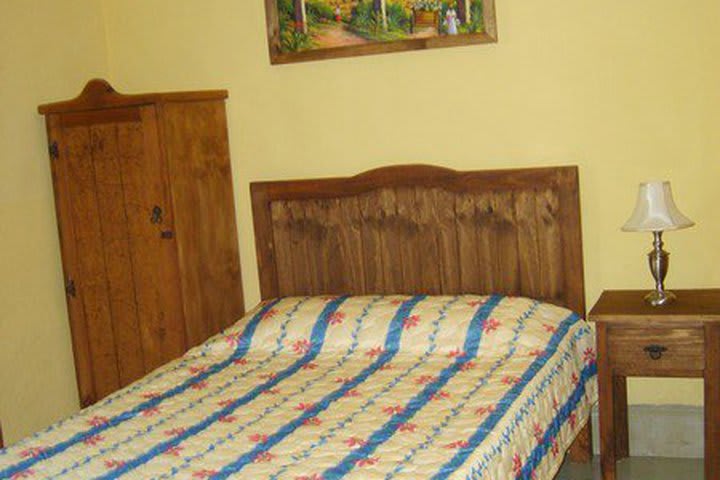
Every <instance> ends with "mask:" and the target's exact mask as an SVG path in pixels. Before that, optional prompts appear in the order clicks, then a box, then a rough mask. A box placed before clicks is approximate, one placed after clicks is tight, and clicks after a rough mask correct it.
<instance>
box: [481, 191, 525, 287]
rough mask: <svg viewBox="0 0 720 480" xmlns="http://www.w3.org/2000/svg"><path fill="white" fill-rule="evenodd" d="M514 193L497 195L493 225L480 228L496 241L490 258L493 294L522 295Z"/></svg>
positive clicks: (494, 201)
mask: <svg viewBox="0 0 720 480" xmlns="http://www.w3.org/2000/svg"><path fill="white" fill-rule="evenodd" d="M514 193H515V192H514V191H513V190H509V191H499V192H493V195H492V197H491V200H490V205H491V207H492V212H491V213H490V214H489V215H488V217H489V222H482V221H481V222H478V225H477V227H478V228H480V229H487V230H489V232H490V235H491V238H492V243H491V248H492V250H491V252H492V253H490V256H489V258H490V260H491V262H492V271H493V275H492V280H493V285H492V288H491V290H490V291H493V292H498V293H503V294H506V295H519V294H520V292H521V290H520V258H519V257H520V253H519V252H518V234H519V232H518V228H517V222H516V220H515V201H514Z"/></svg>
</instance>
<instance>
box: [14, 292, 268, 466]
mask: <svg viewBox="0 0 720 480" xmlns="http://www.w3.org/2000/svg"><path fill="white" fill-rule="evenodd" d="M281 300H282V299H276V300H273V301H272V302H269V303H267V304H266V305H264V306H263V307H262V308H261V309H260V310H259V311H258V312H257V313H256V314H255V315H254V316H253V317H252V319H250V321H249V322H248V324H247V325H246V326H245V329H244V330H243V332H242V335H241V337H240V341H239V342H238V346H237V349H236V350H235V352H233V354H232V355H230V357H228V358H227V359H225V360H223V361H222V362H218V363H216V364H213V365H211V366H210V367H209V368H208V369H207V370H205V371H204V372H200V373H198V374H197V375H195V376H193V377H190V378H188V379H187V380H185V381H184V382H183V383H181V384H180V385H177V386H175V387H173V388H171V389H170V390H167V391H166V392H165V393H162V394H160V395H158V396H156V397H153V398H151V399H149V400H146V401H144V402H142V403H140V404H139V405H137V406H136V407H134V408H132V409H130V410H127V411H125V412H123V413H121V414H120V415H117V416H115V417H112V418H111V419H109V420H108V421H107V422H106V423H103V424H101V425H97V426H94V427H92V428H89V429H87V430H85V431H83V432H79V433H77V434H75V435H73V436H72V437H70V438H69V439H67V440H65V441H63V442H60V443H58V444H56V445H53V446H52V447H49V448H47V449H45V450H43V452H42V453H40V454H38V455H37V456H35V457H30V458H27V459H26V460H23V461H22V462H19V463H17V464H15V465H12V466H10V467H8V468H6V469H5V470H2V471H0V478H5V477H12V476H13V475H15V474H17V473H20V472H22V471H24V470H27V469H28V468H30V467H32V466H33V465H35V464H36V463H38V462H41V461H44V460H47V459H49V458H52V457H54V456H55V455H57V454H59V453H62V452H64V451H65V450H67V449H68V448H70V447H72V446H73V445H75V444H77V443H79V442H82V441H84V440H86V439H88V438H90V437H92V436H94V435H97V434H99V433H101V432H103V431H105V430H107V429H109V428H112V427H116V426H117V425H119V424H121V423H123V422H125V421H127V420H130V419H132V418H134V417H136V416H137V415H139V414H140V413H141V412H142V411H143V410H147V409H149V408H153V407H155V406H157V405H158V404H159V403H160V402H162V401H164V400H166V399H168V398H170V397H172V396H175V395H178V394H180V393H182V392H184V391H185V390H187V389H188V388H190V387H192V386H193V385H195V384H196V383H198V382H200V381H202V380H205V379H207V378H208V377H210V376H211V375H214V374H216V373H218V372H220V371H222V370H224V369H225V368H227V367H228V366H229V365H232V363H233V362H234V361H235V360H238V359H240V358H242V357H244V356H245V354H247V352H248V350H249V348H250V345H251V344H252V338H253V335H254V334H255V331H256V329H257V326H258V324H259V323H260V321H261V320H262V318H263V317H264V316H265V314H266V313H267V312H269V311H270V310H271V309H272V308H273V307H274V306H275V305H277V304H278V303H279V302H280V301H281Z"/></svg>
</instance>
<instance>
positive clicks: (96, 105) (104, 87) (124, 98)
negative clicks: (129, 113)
mask: <svg viewBox="0 0 720 480" xmlns="http://www.w3.org/2000/svg"><path fill="white" fill-rule="evenodd" d="M227 96H228V93H227V90H201V91H194V92H161V93H143V94H138V95H124V94H122V93H118V92H116V91H115V89H114V88H113V87H112V86H111V85H110V84H109V83H108V82H107V81H106V80H103V79H101V78H96V79H93V80H90V81H89V82H88V83H87V85H85V88H84V89H83V91H82V92H81V93H80V95H78V96H77V97H75V98H73V99H72V100H65V101H62V102H54V103H47V104H44V105H40V106H39V107H38V112H39V113H41V114H43V115H47V114H50V113H63V114H68V113H74V112H86V111H90V110H105V115H108V114H110V115H112V114H114V112H113V111H112V109H114V108H126V107H141V106H143V105H153V104H159V103H164V102H194V101H203V100H223V99H226V98H227ZM69 118H70V119H72V118H76V117H74V116H72V115H71V116H70V117H69ZM86 123H87V122H86Z"/></svg>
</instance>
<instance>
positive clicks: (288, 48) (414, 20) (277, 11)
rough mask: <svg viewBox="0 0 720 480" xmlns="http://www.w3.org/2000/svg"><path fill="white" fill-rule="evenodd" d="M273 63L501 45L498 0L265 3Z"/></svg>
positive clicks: (277, 0)
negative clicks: (497, 17)
mask: <svg viewBox="0 0 720 480" xmlns="http://www.w3.org/2000/svg"><path fill="white" fill-rule="evenodd" d="M265 9H266V13H267V31H268V42H269V47H270V60H271V62H272V63H273V64H278V63H291V62H304V61H309V60H322V59H327V58H338V57H353V56H357V55H371V54H375V53H387V52H400V51H407V50H422V49H426V48H440V47H454V46H458V45H468V44H475V43H492V42H496V41H497V26H496V24H495V3H494V0H265Z"/></svg>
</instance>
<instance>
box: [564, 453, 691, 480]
mask: <svg viewBox="0 0 720 480" xmlns="http://www.w3.org/2000/svg"><path fill="white" fill-rule="evenodd" d="M702 478H703V461H702V459H695V458H692V459H689V458H649V457H633V458H626V459H623V460H621V461H619V462H618V480H678V479H681V480H702ZM557 480H600V465H599V463H598V458H597V457H596V458H595V461H594V462H593V464H592V466H590V465H577V464H571V463H566V464H565V466H563V468H562V470H561V471H560V475H559V476H558V477H557Z"/></svg>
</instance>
